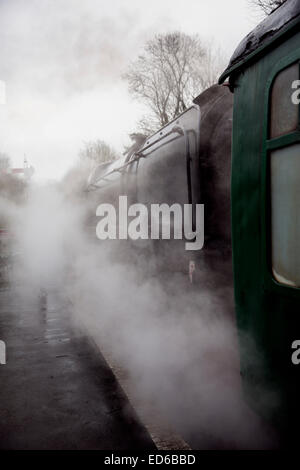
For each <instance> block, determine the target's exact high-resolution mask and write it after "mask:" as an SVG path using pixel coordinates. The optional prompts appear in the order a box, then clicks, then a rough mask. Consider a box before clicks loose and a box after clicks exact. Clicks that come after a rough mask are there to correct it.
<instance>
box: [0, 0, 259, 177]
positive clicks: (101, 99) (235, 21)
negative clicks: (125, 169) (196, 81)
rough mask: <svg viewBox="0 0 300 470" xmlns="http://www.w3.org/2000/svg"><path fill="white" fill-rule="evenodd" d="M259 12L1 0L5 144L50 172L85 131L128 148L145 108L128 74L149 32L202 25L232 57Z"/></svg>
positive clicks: (213, 1) (231, 4) (232, 7)
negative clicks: (131, 89) (127, 80)
mask: <svg viewBox="0 0 300 470" xmlns="http://www.w3.org/2000/svg"><path fill="white" fill-rule="evenodd" d="M257 22H258V16H257V14H255V13H254V12H253V11H251V9H250V7H249V2H248V0H226V1H223V0H151V1H145V0H110V1H107V0H0V50H1V55H0V57H1V60H0V79H1V80H3V81H5V83H6V104H5V105H4V104H1V105H0V152H6V153H8V154H9V155H10V156H11V158H12V161H13V164H14V166H22V164H23V158H24V153H25V154H26V155H27V158H28V160H29V162H30V163H31V164H32V165H33V166H34V167H35V170H36V174H35V179H48V178H50V179H51V178H60V177H61V176H62V175H63V174H64V173H65V172H66V170H67V169H68V168H70V167H71V165H72V164H73V163H74V161H75V160H76V158H77V154H78V151H79V149H80V147H81V146H82V142H83V141H87V140H92V139H96V138H101V139H104V140H106V141H107V142H109V143H110V144H112V145H113V146H114V147H115V148H116V149H117V150H118V151H122V148H123V145H124V144H127V143H128V137H127V136H128V133H130V132H131V131H133V130H135V123H136V121H137V120H138V118H139V116H140V115H141V113H142V111H143V110H142V107H141V105H138V104H137V103H135V102H134V101H132V99H131V97H130V96H129V95H128V92H127V86H126V83H124V82H123V81H122V79H121V75H122V73H124V71H125V70H126V67H127V65H128V63H129V62H130V61H131V60H134V59H135V58H136V56H137V55H138V53H139V52H140V51H141V48H142V46H143V44H144V43H145V41H146V40H147V39H149V38H151V37H152V36H153V35H154V34H156V33H164V32H167V31H174V30H180V31H182V32H186V33H199V34H200V36H201V37H202V38H203V39H204V40H214V42H215V44H216V45H217V46H220V47H221V49H222V51H223V55H224V61H225V63H226V62H227V61H228V60H229V58H230V56H231V54H232V53H233V51H234V49H235V47H236V46H237V44H238V43H239V41H240V40H241V39H242V38H243V37H244V36H245V35H246V34H247V33H248V32H249V31H250V30H251V29H253V27H254V26H255V25H256V23H257ZM0 100H1V86H0Z"/></svg>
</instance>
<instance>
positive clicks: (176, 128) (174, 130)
mask: <svg viewBox="0 0 300 470" xmlns="http://www.w3.org/2000/svg"><path fill="white" fill-rule="evenodd" d="M174 133H178V134H180V135H184V134H185V130H184V129H183V128H181V127H180V126H174V127H173V128H172V129H171V130H170V131H169V132H167V133H166V134H164V135H162V136H161V137H160V138H159V139H157V140H155V141H154V142H151V143H150V144H149V145H147V146H146V147H144V148H143V149H142V150H140V151H138V152H135V153H134V154H133V156H132V158H131V159H130V160H129V161H128V162H126V163H124V165H122V166H120V167H118V168H114V169H113V170H111V171H110V172H108V173H106V175H105V176H101V177H100V178H99V179H98V181H97V182H100V181H105V180H107V178H108V177H109V176H111V175H113V174H114V173H122V172H123V170H125V169H126V168H127V167H128V166H129V165H131V164H132V163H134V162H136V161H138V160H140V158H146V155H144V154H143V152H144V151H145V150H148V149H149V148H151V147H152V146H153V145H155V144H157V143H158V142H160V141H161V140H163V139H164V138H166V137H168V136H169V135H171V134H174ZM91 187H92V188H93V189H94V190H96V189H101V188H99V186H97V184H89V185H88V187H87V189H86V190H85V191H86V192H88V191H89V190H90V188H91Z"/></svg>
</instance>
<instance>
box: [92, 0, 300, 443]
mask: <svg viewBox="0 0 300 470" xmlns="http://www.w3.org/2000/svg"><path fill="white" fill-rule="evenodd" d="M299 25H300V1H299V0H287V2H285V3H284V4H283V5H282V6H280V7H279V8H277V9H276V10H275V11H274V12H273V13H272V14H271V15H269V16H268V17H267V18H266V19H265V20H264V21H262V22H261V23H260V24H259V25H258V26H257V27H256V28H255V29H254V31H252V32H251V33H250V34H248V36H247V37H246V38H245V39H244V40H243V41H242V42H241V43H240V45H239V46H238V48H237V49H236V51H235V53H234V54H233V56H232V59H231V61H230V64H229V66H228V68H227V69H226V70H225V72H224V73H223V74H222V76H221V77H220V81H219V84H218V85H215V86H213V87H211V88H209V89H208V90H206V91H204V92H203V93H201V94H200V95H199V96H198V97H197V98H196V99H195V100H194V103H193V105H192V106H191V107H190V108H189V109H188V110H187V111H185V112H184V113H183V114H181V115H180V116H179V117H178V118H176V119H175V120H174V121H172V122H171V123H169V124H168V125H167V126H165V127H164V128H162V129H160V130H159V131H158V132H157V133H155V134H154V135H153V136H151V137H150V138H149V139H147V140H146V141H145V142H144V144H143V145H142V146H141V147H140V148H139V149H138V150H137V151H136V152H135V153H134V154H133V155H131V156H130V158H128V159H126V158H125V157H124V159H123V160H119V161H115V162H112V163H109V164H105V165H103V166H101V168H99V169H98V170H97V178H94V180H93V181H90V183H89V187H90V189H92V188H93V189H98V190H101V191H102V194H105V195H106V196H107V195H108V194H110V196H111V197H114V196H113V195H116V194H127V195H128V196H129V198H130V200H131V201H133V202H142V203H144V204H153V203H160V204H161V203H166V202H167V203H168V202H170V203H179V204H192V205H195V204H201V203H202V204H204V206H205V219H204V220H205V242H204V247H203V249H202V250H201V251H199V252H197V253H196V252H195V253H193V255H192V256H193V258H192V259H191V253H190V252H185V250H184V241H183V240H172V241H170V242H167V243H165V242H164V243H162V242H157V241H156V242H155V243H153V245H155V246H154V248H153V250H154V251H155V252H156V256H157V258H158V259H162V260H164V262H163V264H164V266H165V265H167V266H168V268H169V269H171V270H172V271H173V272H174V271H176V270H178V271H182V272H186V273H187V274H188V273H189V269H190V266H191V263H192V266H193V267H195V273H196V278H197V281H198V282H196V288H199V286H200V285H201V286H202V285H203V284H204V285H209V286H210V287H217V286H219V285H223V286H224V285H225V286H228V287H230V286H234V292H235V313H236V319H237V326H238V331H239V334H240V345H241V348H240V353H241V375H242V378H243V384H244V390H245V396H246V397H247V400H248V402H249V403H250V404H251V405H252V407H254V409H255V410H256V411H257V412H258V413H260V414H263V415H264V417H265V418H267V419H269V420H270V421H271V422H272V423H275V425H276V426H277V427H278V429H280V431H281V435H282V437H283V444H282V445H284V446H286V445H293V444H295V441H296V440H297V436H298V431H297V425H298V422H299V421H300V407H299V403H298V394H299V378H300V376H299V374H300V365H298V363H299V362H300V360H299V361H297V360H292V359H293V358H294V359H295V348H297V345H300V308H299V305H300V303H299V302H300V245H299V239H300V215H299V210H300V209H299V208H300V190H299V188H300V120H299V119H300V113H299V100H298V101H297V95H296V99H292V97H294V98H295V91H297V89H298V87H299V86H300V80H299V79H300V77H299V74H300V28H299ZM225 81H226V82H225ZM224 82H225V84H224ZM298 96H299V95H298ZM233 98H234V99H233ZM233 101H234V103H233ZM97 193H98V191H97ZM99 194H100V193H99ZM99 197H100V196H99ZM103 197H104V196H103ZM104 199H105V197H104ZM230 200H231V202H230ZM230 219H231V220H230ZM231 228H232V230H231ZM231 234H232V235H231ZM231 238H232V239H231ZM232 255H233V256H232ZM232 259H233V262H232ZM232 266H233V277H232V274H231V269H232ZM245 337H248V338H249V337H250V338H251V339H252V340H253V341H254V342H255V344H256V347H257V350H258V352H259V358H260V360H259V365H258V362H257V361H254V360H253V361H251V358H249V357H247V354H246V353H245V351H247V350H246V349H245V348H244V347H243V339H244V338H245ZM261 387H264V388H265V389H266V390H271V391H274V392H275V395H276V400H274V403H272V406H270V407H265V406H263V404H262V403H261V400H260V397H259V393H258V392H257V391H258V390H261ZM270 396H271V395H270ZM266 410H268V411H266Z"/></svg>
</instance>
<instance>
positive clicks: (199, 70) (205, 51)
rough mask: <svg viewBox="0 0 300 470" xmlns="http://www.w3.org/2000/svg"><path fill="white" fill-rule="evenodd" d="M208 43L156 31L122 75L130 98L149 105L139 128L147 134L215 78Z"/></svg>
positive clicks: (216, 73)
mask: <svg viewBox="0 0 300 470" xmlns="http://www.w3.org/2000/svg"><path fill="white" fill-rule="evenodd" d="M215 58H216V53H215V52H214V51H213V48H212V45H209V47H205V46H204V45H203V44H202V42H201V40H200V38H199V36H198V35H193V36H190V35H187V34H184V33H180V32H174V33H168V34H163V35H162V34H160V35H157V36H155V37H154V39H152V40H150V41H148V42H147V43H146V45H145V47H144V52H143V54H142V55H140V56H139V57H138V58H137V60H136V61H135V62H133V63H132V64H131V65H130V67H129V69H128V71H127V73H126V74H125V75H124V79H126V80H127V81H128V85H129V91H130V93H131V94H132V95H133V97H134V98H136V99H138V100H140V101H141V102H143V103H145V104H146V105H147V107H148V108H149V114H147V115H146V116H145V117H144V118H143V119H142V120H141V122H140V129H141V130H142V131H143V132H144V133H146V134H149V133H150V132H151V131H152V130H153V129H154V128H156V129H157V128H159V127H161V126H164V125H165V124H167V123H168V122H169V121H170V120H172V119H174V118H175V117H176V116H177V115H178V114H180V113H181V112H183V111H184V110H185V109H186V108H187V107H188V106H189V105H190V103H191V101H192V99H193V98H194V97H195V96H197V95H198V94H199V93H200V92H201V91H202V90H204V89H205V88H207V87H208V86H210V85H212V84H213V83H215V82H216V80H217V77H218V73H219V71H220V70H221V69H222V67H221V66H220V69H218V67H217V66H216V61H215Z"/></svg>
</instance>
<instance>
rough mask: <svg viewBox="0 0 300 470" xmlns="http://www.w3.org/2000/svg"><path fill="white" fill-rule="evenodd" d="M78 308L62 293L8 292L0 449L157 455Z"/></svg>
mask: <svg viewBox="0 0 300 470" xmlns="http://www.w3.org/2000/svg"><path fill="white" fill-rule="evenodd" d="M71 309H72V306H71V304H70V303H69V302H68V300H67V299H65V298H64V297H63V295H60V293H59V292H57V291H47V298H46V300H45V299H44V300H42V302H41V298H40V297H39V295H27V294H25V292H22V289H11V288H8V287H7V286H6V287H4V288H0V340H2V341H4V342H5V344H6V364H2V365H0V449H8V450H9V449H14V450H17V449H26V450H52V449H53V450H58V449H61V450H73V449H78V450H84V449H89V450H90V449H96V450H128V449H131V450H145V451H147V450H155V448H156V447H155V445H154V443H153V441H152V439H151V437H150V435H149V433H148V432H147V430H146V429H145V428H144V426H143V425H142V423H141V422H140V421H139V419H138V417H137V415H136V413H135V411H134V410H133V408H132V407H131V405H130V403H129V401H128V399H127V397H126V395H125V394H124V392H123V390H122V389H121V387H120V386H119V384H118V382H117V380H116V378H115V376H114V374H113V372H112V371H111V369H110V367H109V366H108V364H107V363H106V361H105V360H104V358H103V357H102V355H101V353H100V352H99V350H98V349H97V348H96V347H95V346H94V345H93V343H92V342H90V340H89V338H88V337H87V336H86V334H84V333H83V332H81V331H79V330H78V328H75V327H74V325H73V324H72V311H71Z"/></svg>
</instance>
